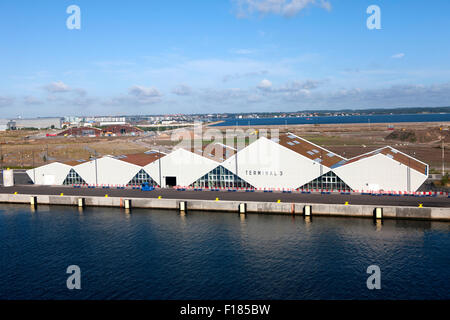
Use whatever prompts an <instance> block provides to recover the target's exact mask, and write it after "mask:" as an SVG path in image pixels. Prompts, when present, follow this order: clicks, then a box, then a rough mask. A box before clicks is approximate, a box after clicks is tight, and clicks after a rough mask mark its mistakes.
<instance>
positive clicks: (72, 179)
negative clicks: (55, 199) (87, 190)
mask: <svg viewBox="0 0 450 320" xmlns="http://www.w3.org/2000/svg"><path fill="white" fill-rule="evenodd" d="M63 184H64V185H66V186H67V185H72V184H86V181H84V180H83V178H81V177H80V175H79V174H78V173H77V172H76V171H75V170H73V169H70V171H69V174H68V175H67V177H66V179H65V180H64V182H63Z"/></svg>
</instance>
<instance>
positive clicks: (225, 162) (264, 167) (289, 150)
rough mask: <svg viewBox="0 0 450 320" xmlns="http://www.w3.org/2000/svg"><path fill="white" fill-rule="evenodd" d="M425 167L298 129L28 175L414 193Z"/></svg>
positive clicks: (55, 166) (76, 180) (43, 180)
mask: <svg viewBox="0 0 450 320" xmlns="http://www.w3.org/2000/svg"><path fill="white" fill-rule="evenodd" d="M428 171H429V170H428V165H427V164H426V163H423V162H421V161H419V160H417V159H415V158H412V157H410V156H408V155H406V154H404V153H402V152H400V151H398V150H396V149H394V148H392V147H384V148H380V149H377V150H374V151H372V152H369V153H365V154H362V155H360V156H357V157H354V158H350V159H346V158H344V157H342V156H339V155H337V154H335V153H333V152H331V151H329V150H327V149H325V148H322V147H320V146H318V145H316V144H314V143H311V142H309V141H307V140H305V139H303V138H301V137H298V136H296V135H294V134H291V133H287V134H282V135H281V136H280V137H279V138H278V139H272V140H271V139H267V138H265V137H260V138H259V139H257V140H256V141H254V142H253V143H250V144H249V145H248V146H246V147H245V148H243V149H241V150H239V151H238V152H236V150H235V149H234V148H232V147H229V146H226V145H223V144H218V143H216V144H212V145H209V146H207V147H200V148H197V149H196V148H192V147H191V148H178V149H176V150H175V151H173V152H171V153H170V154H165V153H161V152H158V151H154V150H152V151H148V152H145V153H142V154H132V155H120V156H109V155H107V156H103V157H101V158H97V159H91V160H86V159H81V160H76V161H71V162H67V163H60V162H53V163H50V164H48V165H44V166H41V167H38V168H35V169H30V170H28V171H27V174H28V175H29V176H30V178H31V180H32V181H33V182H34V183H35V184H36V185H98V186H102V185H109V186H113V187H114V186H126V185H140V184H142V183H145V182H147V183H150V184H151V185H154V186H159V187H162V188H166V187H173V186H180V187H194V188H245V189H262V190H264V189H265V190H296V189H304V190H312V189H314V190H329V191H332V190H338V191H359V192H361V191H389V192H390V191H393V192H414V191H417V190H418V189H419V188H420V186H421V185H422V184H423V183H424V182H425V180H426V179H427V178H428Z"/></svg>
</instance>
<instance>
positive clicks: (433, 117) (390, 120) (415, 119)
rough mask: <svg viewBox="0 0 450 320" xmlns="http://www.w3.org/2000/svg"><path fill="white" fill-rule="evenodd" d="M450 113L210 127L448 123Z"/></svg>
mask: <svg viewBox="0 0 450 320" xmlns="http://www.w3.org/2000/svg"><path fill="white" fill-rule="evenodd" d="M448 122H450V113H444V114H435V113H429V114H402V115H400V114H397V115H395V114H394V115H366V116H311V117H276V118H275V117H274V118H240V119H236V118H234V119H226V120H222V121H221V122H220V123H215V124H213V125H210V126H211V127H236V126H282V125H327V124H338V125H345V124H347V125H353V124H395V123H396V124H399V123H448Z"/></svg>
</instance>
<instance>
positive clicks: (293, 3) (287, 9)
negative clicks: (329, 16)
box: [234, 0, 331, 17]
mask: <svg viewBox="0 0 450 320" xmlns="http://www.w3.org/2000/svg"><path fill="white" fill-rule="evenodd" d="M234 2H235V3H236V5H237V10H238V12H237V16H238V17H245V16H248V15H251V14H253V13H259V14H277V15H282V16H285V17H292V16H295V15H296V14H298V13H299V12H300V11H302V10H303V9H305V8H307V7H308V6H311V5H316V6H319V7H321V8H323V9H325V10H328V11H330V10H331V3H330V2H329V1H327V0H235V1H234Z"/></svg>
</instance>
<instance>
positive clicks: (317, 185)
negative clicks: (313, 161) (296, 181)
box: [299, 171, 351, 191]
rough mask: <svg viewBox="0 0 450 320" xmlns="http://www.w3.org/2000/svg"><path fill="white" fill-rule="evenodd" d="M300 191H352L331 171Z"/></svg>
mask: <svg viewBox="0 0 450 320" xmlns="http://www.w3.org/2000/svg"><path fill="white" fill-rule="evenodd" d="M299 189H319V190H330V191H331V190H341V191H351V188H350V187H349V186H348V185H347V184H346V183H345V182H344V181H342V180H341V178H339V177H338V176H337V175H336V174H335V173H334V172H332V171H329V172H327V173H326V174H324V175H322V176H321V177H318V178H317V179H314V180H313V181H310V182H308V183H307V184H305V185H304V186H302V187H300V188H299Z"/></svg>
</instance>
